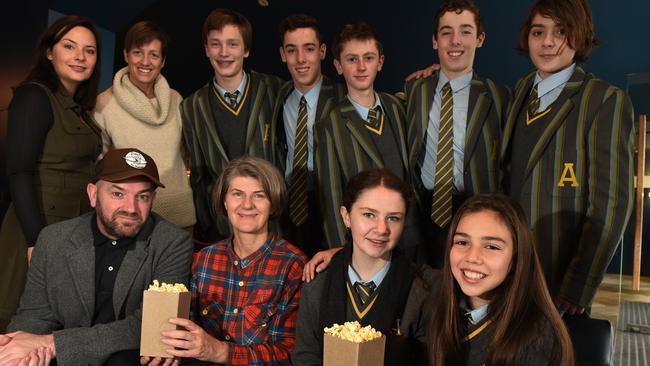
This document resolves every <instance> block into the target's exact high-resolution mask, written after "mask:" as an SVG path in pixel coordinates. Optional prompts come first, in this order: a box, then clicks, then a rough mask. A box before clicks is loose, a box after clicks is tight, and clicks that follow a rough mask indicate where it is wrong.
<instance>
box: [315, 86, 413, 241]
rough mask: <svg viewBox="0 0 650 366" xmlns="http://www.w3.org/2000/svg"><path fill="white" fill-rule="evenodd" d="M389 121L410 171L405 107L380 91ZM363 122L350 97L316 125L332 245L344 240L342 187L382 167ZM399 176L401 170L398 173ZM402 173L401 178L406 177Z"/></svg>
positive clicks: (324, 209) (323, 204) (319, 168)
mask: <svg viewBox="0 0 650 366" xmlns="http://www.w3.org/2000/svg"><path fill="white" fill-rule="evenodd" d="M378 94H379V98H380V100H381V105H382V108H383V110H384V113H386V116H387V119H386V121H387V122H388V123H390V127H391V128H392V130H393V131H394V133H395V138H396V139H397V140H398V146H397V148H398V151H399V152H400V155H401V160H402V163H403V164H404V170H403V171H404V172H407V174H408V159H407V151H408V149H407V146H406V129H405V128H404V120H405V113H404V106H403V105H402V102H401V101H400V100H398V99H397V98H396V97H394V96H393V95H390V94H386V93H378ZM364 124H365V123H364V121H363V120H362V119H361V117H359V115H358V113H357V111H356V110H355V109H354V106H353V105H352V103H350V101H349V100H348V99H347V98H344V99H343V101H342V102H341V103H340V104H339V105H337V106H336V107H334V108H333V109H332V111H331V112H330V114H329V116H328V117H327V118H324V119H322V120H320V121H319V122H317V123H316V125H315V126H314V132H315V138H316V142H315V143H316V172H317V174H316V175H317V180H318V185H319V186H318V190H319V194H320V197H321V199H320V202H321V212H322V215H321V217H322V218H323V221H324V227H323V231H324V232H325V240H326V241H327V243H328V244H329V246H330V247H336V246H341V245H343V244H344V243H345V227H344V225H343V221H342V219H341V214H340V213H339V208H340V206H341V198H342V196H343V189H344V188H345V185H346V184H347V182H348V179H350V178H351V177H352V176H354V175H355V174H357V173H359V172H361V171H363V170H366V169H370V168H383V167H384V159H383V158H382V152H381V151H379V150H378V149H377V148H376V147H375V144H374V143H373V141H372V140H370V138H369V137H368V135H367V132H366V130H365V129H364ZM395 173H396V174H397V175H398V176H400V175H402V172H395ZM407 177H408V175H407V176H402V177H401V178H402V179H407Z"/></svg>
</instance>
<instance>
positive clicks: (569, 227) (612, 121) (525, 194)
mask: <svg viewBox="0 0 650 366" xmlns="http://www.w3.org/2000/svg"><path fill="white" fill-rule="evenodd" d="M534 77H535V73H534V72H532V73H530V74H528V75H526V76H525V77H524V78H523V79H521V80H520V81H519V82H518V83H517V87H516V90H515V96H514V102H513V105H512V107H511V109H510V111H509V113H508V118H507V120H506V125H505V129H504V133H503V136H504V139H503V144H502V150H501V156H502V158H503V162H504V169H505V172H506V176H505V179H506V180H505V182H508V181H509V180H510V179H509V178H510V177H509V165H510V164H509V163H510V161H511V160H512V159H517V158H520V159H527V160H528V162H527V166H526V169H525V174H524V178H523V183H522V185H520V186H519V185H518V186H517V187H513V188H512V189H509V192H508V193H509V194H510V195H511V196H513V198H514V199H516V200H517V201H519V203H520V204H521V205H522V207H523V208H524V211H525V212H526V214H527V217H528V220H529V223H530V225H531V228H532V230H533V237H534V241H535V244H536V246H537V253H538V255H539V258H540V261H541V263H542V267H543V269H544V273H545V275H546V281H547V283H548V285H549V288H550V291H551V294H552V295H554V296H556V295H559V296H560V297H562V298H563V299H565V300H568V301H569V302H571V303H574V304H577V305H580V306H587V305H589V304H590V303H591V301H592V300H593V297H594V295H595V292H596V289H597V287H598V285H599V284H600V282H601V281H602V278H603V274H604V272H605V270H606V269H607V265H608V264H609V262H610V260H611V258H612V256H613V254H614V251H615V250H616V247H617V245H618V243H619V241H620V240H621V236H622V235H623V231H624V230H625V226H626V225H627V221H628V219H629V217H630V212H631V210H632V177H633V176H634V166H633V161H634V157H633V154H634V149H635V139H634V134H635V131H634V123H633V111H632V104H631V102H630V99H629V98H628V96H627V95H626V94H625V93H624V92H623V91H622V90H621V89H619V88H617V87H614V86H612V85H609V84H608V83H606V82H605V81H602V80H599V79H597V78H596V77H594V76H593V75H592V74H587V73H585V72H584V71H583V70H582V69H581V68H580V67H576V69H575V71H574V73H573V75H572V76H571V78H570V79H569V81H568V83H567V84H566V86H565V87H564V90H563V91H562V93H561V94H560V96H559V97H558V99H557V100H556V101H555V102H554V103H553V104H552V105H551V106H550V108H552V109H551V111H550V112H549V114H548V115H547V116H546V117H545V120H543V121H540V122H542V123H545V124H546V128H545V130H544V132H543V133H542V135H541V138H540V139H539V140H538V141H537V143H536V144H535V147H534V148H533V150H532V154H531V155H530V156H510V155H511V154H510V145H511V141H512V137H513V134H514V132H513V131H514V126H515V123H518V121H519V119H520V117H519V115H520V114H521V113H525V110H526V106H525V103H526V98H527V95H528V93H529V92H530V89H531V87H532V83H533V81H534ZM515 188H516V189H515ZM517 191H518V192H517Z"/></svg>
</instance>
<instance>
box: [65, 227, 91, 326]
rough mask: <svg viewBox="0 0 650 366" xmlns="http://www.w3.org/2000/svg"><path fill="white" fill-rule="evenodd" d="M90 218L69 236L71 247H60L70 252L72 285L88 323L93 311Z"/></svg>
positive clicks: (69, 263)
mask: <svg viewBox="0 0 650 366" xmlns="http://www.w3.org/2000/svg"><path fill="white" fill-rule="evenodd" d="M88 216H89V217H90V219H88V220H82V221H81V223H80V224H79V227H78V230H75V231H74V233H73V234H72V237H71V238H70V241H69V242H68V243H70V245H71V246H72V247H73V248H72V249H62V250H61V253H70V255H69V256H68V266H69V268H70V272H71V273H72V282H73V286H74V287H75V289H76V290H77V293H78V294H79V298H80V299H81V303H82V304H83V310H84V311H85V313H86V315H87V316H88V324H90V323H92V319H93V314H94V313H95V248H94V245H93V241H94V239H93V234H92V230H91V226H90V225H91V223H90V220H92V219H94V217H95V216H93V215H88Z"/></svg>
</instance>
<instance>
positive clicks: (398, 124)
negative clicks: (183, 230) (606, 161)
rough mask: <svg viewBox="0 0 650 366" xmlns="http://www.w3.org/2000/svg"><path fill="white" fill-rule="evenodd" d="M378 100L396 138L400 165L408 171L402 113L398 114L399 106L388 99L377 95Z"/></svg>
mask: <svg viewBox="0 0 650 366" xmlns="http://www.w3.org/2000/svg"><path fill="white" fill-rule="evenodd" d="M379 99H380V100H381V105H382V106H384V108H385V109H386V115H387V117H388V123H390V124H391V125H392V126H393V128H394V130H395V133H396V134H397V136H395V137H396V138H397V145H398V148H399V153H400V155H401V158H402V164H403V165H404V167H406V168H407V169H408V167H409V165H408V155H407V147H406V131H405V130H404V121H403V119H404V112H403V109H402V113H400V109H401V106H400V105H399V104H397V103H393V102H392V101H391V100H390V99H389V97H387V96H384V95H383V94H379Z"/></svg>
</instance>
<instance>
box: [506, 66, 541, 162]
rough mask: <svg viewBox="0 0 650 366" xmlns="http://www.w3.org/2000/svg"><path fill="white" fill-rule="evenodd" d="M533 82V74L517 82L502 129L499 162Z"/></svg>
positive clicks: (507, 145) (508, 143)
mask: <svg viewBox="0 0 650 366" xmlns="http://www.w3.org/2000/svg"><path fill="white" fill-rule="evenodd" d="M533 80H535V73H534V72H531V73H530V74H528V76H526V77H525V78H524V79H522V80H521V81H520V82H519V84H518V85H517V88H516V89H515V97H514V100H513V102H512V105H511V107H510V113H508V119H507V120H506V124H505V127H504V129H503V143H502V144H501V153H500V156H501V160H503V159H504V158H505V155H506V152H507V150H508V147H509V145H510V139H511V138H512V133H513V131H514V128H515V123H517V117H518V116H519V112H520V110H521V108H522V106H523V104H524V101H525V100H526V96H527V95H528V92H529V91H530V87H531V85H532V83H533Z"/></svg>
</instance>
